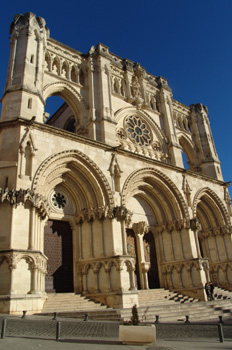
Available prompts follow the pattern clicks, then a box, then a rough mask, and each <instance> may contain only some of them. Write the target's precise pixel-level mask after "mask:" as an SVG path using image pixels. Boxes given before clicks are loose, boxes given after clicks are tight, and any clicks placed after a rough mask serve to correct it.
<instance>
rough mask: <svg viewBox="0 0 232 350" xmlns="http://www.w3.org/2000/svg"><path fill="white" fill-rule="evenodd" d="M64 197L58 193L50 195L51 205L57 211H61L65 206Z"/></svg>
mask: <svg viewBox="0 0 232 350" xmlns="http://www.w3.org/2000/svg"><path fill="white" fill-rule="evenodd" d="M66 202H67V201H66V199H65V196H64V195H63V194H62V193H60V192H54V193H53V195H52V204H53V205H54V207H55V208H57V209H63V208H64V207H65V205H66Z"/></svg>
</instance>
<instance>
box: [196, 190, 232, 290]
mask: <svg viewBox="0 0 232 350" xmlns="http://www.w3.org/2000/svg"><path fill="white" fill-rule="evenodd" d="M194 214H195V215H196V217H197V220H198V222H199V223H200V225H198V226H199V230H198V237H199V245H200V251H201V254H202V257H203V258H205V259H208V261H209V267H210V279H211V280H212V281H213V282H214V283H215V284H216V285H219V286H221V287H229V286H230V280H231V277H230V276H228V274H227V264H228V263H229V262H230V261H231V258H232V256H231V248H232V243H231V225H230V218H229V214H228V212H227V210H226V208H225V206H224V205H223V203H222V201H221V200H220V198H219V197H218V196H217V194H216V193H214V191H212V190H211V189H210V188H203V189H201V190H199V191H198V192H197V194H196V196H195V199H194Z"/></svg>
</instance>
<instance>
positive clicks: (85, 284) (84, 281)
mask: <svg viewBox="0 0 232 350" xmlns="http://www.w3.org/2000/svg"><path fill="white" fill-rule="evenodd" d="M87 276H88V272H87V271H86V272H82V281H83V294H87V293H88V287H87Z"/></svg>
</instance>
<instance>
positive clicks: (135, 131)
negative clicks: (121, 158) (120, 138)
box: [125, 116, 151, 146]
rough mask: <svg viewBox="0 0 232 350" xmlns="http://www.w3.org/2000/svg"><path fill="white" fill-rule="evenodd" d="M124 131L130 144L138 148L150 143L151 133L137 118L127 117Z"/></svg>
mask: <svg viewBox="0 0 232 350" xmlns="http://www.w3.org/2000/svg"><path fill="white" fill-rule="evenodd" d="M125 125H126V130H127V133H128V135H129V138H130V139H131V141H132V142H134V143H137V144H139V145H140V146H148V145H150V143H151V132H150V130H149V129H148V126H147V125H146V124H145V123H144V122H143V121H142V120H141V119H140V118H139V117H135V116H133V117H127V118H126V121H125Z"/></svg>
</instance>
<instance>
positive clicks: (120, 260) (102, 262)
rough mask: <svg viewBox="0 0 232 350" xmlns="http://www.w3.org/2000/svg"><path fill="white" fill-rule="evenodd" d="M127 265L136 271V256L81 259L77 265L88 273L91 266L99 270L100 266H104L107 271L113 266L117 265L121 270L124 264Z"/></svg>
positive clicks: (84, 272)
mask: <svg viewBox="0 0 232 350" xmlns="http://www.w3.org/2000/svg"><path fill="white" fill-rule="evenodd" d="M124 264H125V265H126V266H127V268H128V271H134V270H135V258H134V256H133V257H132V256H125V257H123V256H117V257H111V258H103V259H97V260H93V259H91V260H87V261H83V260H79V261H78V262H77V265H78V266H79V271H81V273H82V274H84V275H85V274H87V272H88V270H89V269H90V268H91V269H93V271H96V272H97V273H98V272H99V270H100V268H101V267H102V266H103V268H104V270H105V272H109V271H111V268H112V267H113V266H115V267H116V269H117V271H121V270H122V268H123V265H124Z"/></svg>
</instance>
